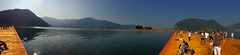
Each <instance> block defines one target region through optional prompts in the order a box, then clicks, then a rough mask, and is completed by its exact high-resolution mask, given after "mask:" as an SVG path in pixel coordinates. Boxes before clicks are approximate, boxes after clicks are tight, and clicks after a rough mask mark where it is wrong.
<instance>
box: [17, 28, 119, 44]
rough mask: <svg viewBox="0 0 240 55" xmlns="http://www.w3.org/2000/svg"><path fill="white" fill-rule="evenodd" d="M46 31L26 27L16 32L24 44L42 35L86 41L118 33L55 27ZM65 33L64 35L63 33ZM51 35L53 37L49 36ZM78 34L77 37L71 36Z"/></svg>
mask: <svg viewBox="0 0 240 55" xmlns="http://www.w3.org/2000/svg"><path fill="white" fill-rule="evenodd" d="M44 28H45V29H42V28H41V27H38V28H29V27H28V28H24V27H17V28H16V30H17V32H18V34H19V36H20V39H21V40H22V41H24V42H28V41H31V40H34V37H37V36H39V35H41V36H42V37H50V36H52V35H60V36H66V35H70V36H72V37H79V36H82V37H83V38H84V39H92V38H96V36H98V35H100V36H104V37H110V36H107V35H109V34H114V33H117V32H115V31H102V30H81V29H80V30H79V29H71V28H69V29H67V30H66V29H64V28H63V29H54V28H53V27H49V28H46V27H44ZM62 32H64V33H62ZM49 33H50V34H51V35H49ZM71 34H76V35H71Z"/></svg>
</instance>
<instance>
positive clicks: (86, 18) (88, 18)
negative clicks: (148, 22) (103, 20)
mask: <svg viewBox="0 0 240 55" xmlns="http://www.w3.org/2000/svg"><path fill="white" fill-rule="evenodd" d="M83 19H84V20H97V19H95V18H93V17H85V18H82V20H83Z"/></svg>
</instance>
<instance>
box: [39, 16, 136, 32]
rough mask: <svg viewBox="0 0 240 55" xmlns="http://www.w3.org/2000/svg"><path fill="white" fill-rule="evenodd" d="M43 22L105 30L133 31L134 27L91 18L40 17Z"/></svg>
mask: <svg viewBox="0 0 240 55" xmlns="http://www.w3.org/2000/svg"><path fill="white" fill-rule="evenodd" d="M42 19H43V20H44V21H46V22H47V23H49V24H50V25H52V26H57V27H81V28H106V29H134V28H135V25H121V24H117V23H114V22H110V21H107V20H97V19H95V18H92V17H86V18H81V19H56V18H52V17H42Z"/></svg>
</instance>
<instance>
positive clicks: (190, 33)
mask: <svg viewBox="0 0 240 55" xmlns="http://www.w3.org/2000/svg"><path fill="white" fill-rule="evenodd" d="M191 36H192V31H189V32H188V41H190V39H191Z"/></svg>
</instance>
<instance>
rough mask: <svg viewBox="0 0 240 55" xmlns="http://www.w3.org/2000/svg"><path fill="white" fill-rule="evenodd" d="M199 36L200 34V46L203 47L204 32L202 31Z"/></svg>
mask: <svg viewBox="0 0 240 55" xmlns="http://www.w3.org/2000/svg"><path fill="white" fill-rule="evenodd" d="M200 34H201V45H203V46H204V44H203V43H204V32H203V30H202V32H201V33H200Z"/></svg>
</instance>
